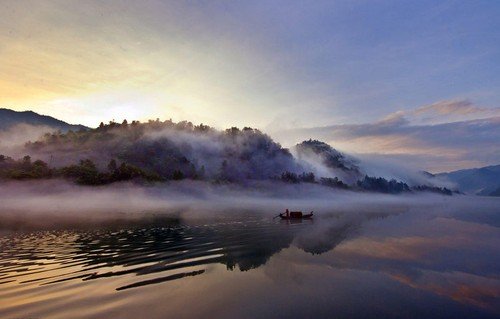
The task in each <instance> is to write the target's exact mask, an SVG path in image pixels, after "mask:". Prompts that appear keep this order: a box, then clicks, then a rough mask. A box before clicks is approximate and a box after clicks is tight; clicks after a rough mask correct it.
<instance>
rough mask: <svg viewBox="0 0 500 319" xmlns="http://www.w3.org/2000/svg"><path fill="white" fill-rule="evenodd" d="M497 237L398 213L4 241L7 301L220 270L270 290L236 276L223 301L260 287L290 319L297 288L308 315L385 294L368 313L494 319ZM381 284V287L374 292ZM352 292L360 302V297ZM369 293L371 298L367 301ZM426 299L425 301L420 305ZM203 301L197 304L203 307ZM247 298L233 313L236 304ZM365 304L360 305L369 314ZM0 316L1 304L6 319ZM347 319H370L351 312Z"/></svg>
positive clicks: (155, 225)
mask: <svg viewBox="0 0 500 319" xmlns="http://www.w3.org/2000/svg"><path fill="white" fill-rule="evenodd" d="M498 234H499V232H498V228H496V227H495V226H492V225H485V224H478V223H472V222H467V221H464V220H459V219H454V218H452V217H447V218H443V217H435V216H434V217H428V216H427V217H424V216H422V215H419V214H401V212H396V213H345V214H343V213H337V214H331V215H324V216H322V217H321V218H317V219H316V220H313V221H302V222H298V223H297V222H289V221H280V220H273V219H271V218H269V217H262V216H259V215H252V216H250V217H249V216H243V217H242V216H239V217H237V218H222V219H219V220H218V221H216V222H207V221H203V220H198V221H189V222H187V221H182V220H179V219H164V218H157V219H155V220H154V221H148V222H144V223H142V224H141V223H138V222H134V223H133V224H131V225H121V226H120V227H112V228H109V227H108V228H101V229H90V230H89V229H76V230H71V231H70V230H47V231H36V232H25V233H19V232H18V233H11V234H6V235H4V236H1V237H0V299H4V300H13V304H15V303H16V302H17V303H20V305H24V303H26V302H25V301H21V300H20V299H16V296H17V295H18V294H19V295H22V294H27V295H29V296H30V298H33V297H32V295H35V296H38V294H39V292H38V291H46V290H40V289H48V288H50V287H54V289H56V290H57V293H54V291H52V290H50V291H51V294H52V295H51V298H56V299H57V298H61V297H63V298H67V296H68V295H69V294H71V292H70V291H71V289H80V290H79V291H85V289H88V288H86V287H88V286H87V285H89V284H90V285H97V287H99V285H100V286H102V287H108V286H109V285H111V289H112V291H113V293H114V294H116V295H120V294H124V293H126V292H134V291H140V292H141V293H145V292H148V293H150V292H154V290H153V287H164V286H163V285H167V284H169V283H170V284H172V283H182V282H190V280H192V279H193V278H204V279H203V280H206V281H207V282H212V281H213V280H214V279H213V278H216V277H221V276H222V275H221V274H220V273H218V274H216V273H215V272H214V271H215V270H214V269H218V267H224V268H225V270H226V272H229V273H234V274H236V273H238V274H245V273H252V275H249V276H250V277H252V276H253V277H255V272H251V271H250V270H256V269H259V270H260V272H259V273H263V274H265V276H267V277H269V278H271V279H272V283H270V282H267V281H266V280H264V279H262V278H260V279H256V278H254V282H245V281H244V280H243V277H241V278H240V277H238V278H240V279H238V280H242V282H245V283H241V284H238V288H233V289H232V290H230V289H229V288H227V287H220V288H219V289H218V291H220V293H221V294H223V295H224V294H225V295H224V298H228V299H231V298H234V293H235V289H236V290H237V291H239V292H238V293H241V291H240V289H241V287H240V286H244V287H245V288H247V287H251V286H252V285H253V284H255V285H257V283H258V288H254V289H257V290H258V291H259V292H260V294H262V296H268V297H270V298H272V299H273V298H276V299H277V300H278V301H279V302H281V303H282V304H286V305H287V306H288V307H292V308H293V309H295V310H297V312H296V313H294V312H290V313H288V315H289V316H290V317H300V316H299V314H301V315H307V312H305V311H306V309H309V308H307V306H302V305H301V306H300V307H302V308H301V309H302V310H301V311H303V312H300V311H299V309H298V308H297V307H299V305H298V304H293V305H292V303H293V302H294V301H293V297H294V296H295V295H297V294H298V293H297V292H295V293H296V294H295V295H290V294H289V293H288V292H287V290H288V289H289V287H290V285H291V284H290V280H292V282H295V283H298V284H299V287H300V289H299V290H298V292H300V294H301V295H302V296H304V297H305V298H308V299H311V300H310V303H311V305H312V304H315V303H318V302H319V301H318V300H321V298H320V299H316V297H317V295H316V294H318V293H321V294H323V296H333V295H335V296H336V298H337V300H343V301H342V305H337V308H338V310H339V311H340V312H339V313H341V311H344V312H345V314H349V313H350V311H351V310H349V309H348V308H345V307H346V305H348V304H350V303H351V302H354V301H352V300H349V298H354V299H353V300H357V299H356V298H359V297H360V296H363V294H364V293H368V292H369V291H372V290H373V291H378V290H377V289H379V290H382V291H386V295H384V294H382V295H380V296H379V295H378V294H374V295H373V296H374V297H373V298H376V299H379V300H378V302H380V303H381V304H387V307H385V306H384V307H385V308H384V307H382V306H381V304H378V303H377V304H374V305H372V306H373V307H374V309H377V311H378V312H377V314H378V315H381V314H382V315H384V317H387V316H388V314H390V311H391V309H392V308H394V307H395V306H394V302H396V303H397V300H398V298H399V297H397V296H398V294H400V293H401V294H403V295H404V294H406V295H408V296H409V295H412V298H417V299H416V300H419V299H418V298H420V300H421V301H420V302H421V303H422V304H418V302H417V304H413V305H411V306H412V307H414V308H415V309H420V310H422V307H427V306H429V309H427V310H426V311H424V312H420V314H429V313H431V314H432V313H433V311H434V310H432V309H435V307H449V309H448V310H449V311H447V312H446V313H443V314H451V313H453V314H454V316H456V315H457V314H460V313H463V314H466V317H488V316H490V317H494V316H495V315H496V314H498V313H500V311H499V310H498V308H499V305H500V304H499V295H500V285H499V276H500V273H499V269H498V264H499V263H500V256H499V254H498V252H499V247H498V244H499V243H500V238H499V236H498ZM271 260H272V262H271ZM221 265H222V266H221ZM212 266H215V268H214V267H212ZM361 278H364V279H361ZM108 280H112V281H108ZM231 280H234V281H237V280H236V279H234V278H233V279H227V278H226V279H225V281H226V282H227V283H229V282H231ZM245 280H246V279H245ZM282 280H284V281H282ZM100 283H102V284H100ZM394 283H398V285H400V286H398V285H394ZM293 285H295V284H293ZM293 285H292V286H293ZM332 285H333V286H332ZM377 285H380V288H377V289H375V288H373V287H378V286H377ZM266 287H275V288H274V289H275V291H274V292H272V293H271V291H266ZM332 287H333V288H332ZM353 287H354V288H355V287H359V289H361V291H358V290H354V292H353V289H354V288H353ZM382 287H383V288H382ZM388 287H390V289H389V288H388ZM313 288H314V289H315V290H314V289H313ZM365 288H366V289H367V291H362V290H363V289H365ZM66 289H67V292H65V291H66ZM82 289H83V290H82ZM106 289H107V288H106ZM224 289H228V291H227V292H224ZM311 289H313V290H311ZM391 289H392V290H391ZM104 290H105V289H104V288H103V291H104ZM61 291H62V292H61ZM249 291H251V290H249ZM315 291H316V292H315ZM389 292H390V293H389ZM417 292H418V293H417ZM192 293H193V292H192V291H191V292H189V294H192ZM374 293H375V292H374ZM422 293H425V294H430V295H424V296H425V298H424V297H422V296H421V294H422ZM103 294H104V293H103ZM106 294H107V295H109V294H110V292H109V291H107V292H106ZM185 294H187V293H185ZM272 294H274V295H272ZM391 294H392V295H391ZM97 295H99V294H98V293H97ZM179 295H180V296H182V293H179ZM270 295H272V296H270ZM281 295H286V296H287V297H286V298H285V299H283V298H282V297H280V296H281ZM413 295H415V296H418V297H415V296H413ZM349 296H350V297H349ZM389 296H390V297H389ZM429 296H431V297H429ZM313 297H314V298H313ZM36 298H39V297H36ZM134 298H138V297H134ZM172 298H173V297H172ZM206 298H208V297H203V300H200V302H202V301H205V302H207V303H208V301H209V299H206ZM241 298H243V297H241ZM246 298H248V300H253V299H252V298H254V299H255V298H256V297H255V296H252V295H249V296H247V297H245V298H243V299H244V300H246V302H250V301H248V300H247V299H246ZM280 298H281V299H280ZM343 298H344V299H345V298H347V299H346V300H344V299H343ZM429 298H430V299H429ZM439 298H441V299H439ZM243 299H238V300H233V302H234V303H235V304H239V303H241V302H242V301H241V300H243ZM257 299H258V298H257ZM362 299H363V298H361V299H360V300H359V301H357V302H359V303H360V304H362V303H363V302H364V301H363V300H362ZM388 299H390V300H391V302H388V301H387V300H388ZM410 299H411V298H410ZM399 302H402V301H399ZM263 303H267V301H265V302H264V301H262V300H261V301H255V304H254V305H253V306H255V307H261V306H263ZM55 304H56V303H55ZM304 307H306V308H304ZM311 307H312V306H311ZM433 307H434V308H433ZM386 308H387V309H386ZM20 309H21V308H19V309H17V308H15V307H14V308H11V310H12V312H7V314H23V312H22V310H20ZM327 309H329V310H328V311H327ZM346 309H347V310H346ZM1 310H2V304H1V302H0V315H2V311H1ZM320 310H321V311H320ZM452 310H453V311H452ZM54 311H56V310H54ZM57 311H59V310H57ZM228 311H229V310H228ZM322 311H324V312H322ZM398 311H403V310H401V309H400V310H398ZM309 312H310V313H311V314H313V313H315V314H317V315H318V317H321V316H322V315H321V314H324V317H329V316H328V315H329V314H331V309H330V308H325V305H324V304H322V303H319V304H318V305H317V308H314V309H309ZM35 313H36V312H35ZM49 313H50V314H53V313H51V312H49ZM228 313H229V312H228ZM235 314H236V313H231V315H235ZM270 314H272V313H270ZM294 314H295V315H294ZM414 314H417V315H418V314H419V312H415V313H414ZM130 316H131V317H133V316H132V315H130ZM264 316H268V315H264ZM464 316H465V315H464ZM97 317H99V316H97ZM226 317H231V316H229V315H227V316H226ZM268 317H269V316H268ZM271 317H272V315H271ZM348 317H371V315H370V313H365V312H363V311H360V310H356V311H353V312H352V313H351V316H348ZM388 317H391V316H388ZM393 317H394V316H393ZM396 317H397V316H396ZM407 317H415V316H410V315H408V316H407ZM416 317H418V316H416ZM436 317H449V316H447V315H443V316H436ZM459 317H460V316H459Z"/></svg>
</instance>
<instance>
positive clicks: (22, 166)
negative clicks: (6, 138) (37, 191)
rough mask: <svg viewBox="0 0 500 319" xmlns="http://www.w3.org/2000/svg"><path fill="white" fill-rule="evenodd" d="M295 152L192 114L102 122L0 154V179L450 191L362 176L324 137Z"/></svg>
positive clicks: (248, 131)
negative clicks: (17, 153) (18, 153)
mask: <svg viewBox="0 0 500 319" xmlns="http://www.w3.org/2000/svg"><path fill="white" fill-rule="evenodd" d="M293 151H294V152H295V153H296V154H295V155H296V156H294V155H293V154H292V152H291V151H290V150H288V149H286V148H283V147H282V146H281V145H280V144H278V143H276V142H275V141H273V140H272V139H271V137H269V136H268V135H266V134H264V133H262V132H261V131H259V130H257V129H253V128H249V127H245V128H243V129H239V128H236V127H232V128H229V129H226V130H223V131H220V130H216V129H214V128H211V127H209V126H206V125H203V124H200V125H193V124H192V123H191V122H187V121H182V122H178V123H174V122H172V121H171V120H168V121H160V120H156V121H151V120H150V121H148V122H146V123H140V122H137V121H133V122H131V123H129V122H127V121H126V120H125V121H123V122H122V123H116V122H110V123H109V124H106V125H105V124H103V123H101V125H99V127H97V128H96V129H89V130H78V131H73V130H69V131H67V132H66V133H64V132H60V131H59V132H52V133H46V134H45V135H44V136H43V137H42V138H40V139H39V140H37V141H31V142H28V143H26V145H25V147H24V149H23V154H25V155H26V156H25V157H24V158H22V159H14V158H11V157H8V156H0V178H3V179H9V178H11V179H12V178H14V179H31V178H52V177H58V178H59V177H62V178H69V179H73V180H75V181H76V182H77V183H79V184H85V185H100V184H108V183H112V182H115V181H123V180H130V179H133V180H147V181H155V182H161V181H168V180H180V179H193V180H205V181H211V182H218V183H220V182H222V183H241V182H244V181H248V180H274V181H281V182H286V183H315V184H322V185H324V186H328V187H332V188H342V189H353V190H366V191H379V192H384V193H401V192H409V191H414V190H415V191H435V192H440V193H443V192H444V193H447V194H448V193H451V192H450V191H448V190H443V189H440V188H437V187H434V186H433V185H407V184H406V183H404V181H396V180H391V181H388V180H386V179H384V178H376V177H369V176H365V175H363V174H362V172H361V169H360V168H359V167H358V166H357V165H356V164H355V163H354V161H353V160H352V159H350V158H348V157H346V156H344V155H343V154H341V153H340V152H338V151H336V150H335V149H333V148H332V147H330V146H329V145H328V144H326V143H323V142H320V141H315V140H309V141H305V142H303V143H300V144H298V145H297V146H296V147H294V150H293Z"/></svg>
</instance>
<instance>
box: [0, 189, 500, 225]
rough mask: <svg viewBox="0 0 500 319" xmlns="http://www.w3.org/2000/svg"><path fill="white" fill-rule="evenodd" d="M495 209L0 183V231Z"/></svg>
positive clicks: (309, 195)
mask: <svg viewBox="0 0 500 319" xmlns="http://www.w3.org/2000/svg"><path fill="white" fill-rule="evenodd" d="M499 204H500V200H499V199H498V198H487V197H479V196H465V195H454V196H441V195H434V194H426V193H420V194H415V193H412V194H407V195H383V194H373V193H360V192H350V191H339V190H331V189H330V188H326V187H322V186H319V185H313V184H297V185H294V184H284V183H279V184H277V183H274V182H254V183H252V184H247V185H245V186H237V185H234V184H219V185H217V184H210V183H207V182H194V181H181V182H172V183H167V184H162V185H159V186H139V185H136V184H131V183H118V184H113V185H111V186H109V185H108V186H103V187H84V186H77V185H74V184H70V183H68V182H65V181H62V180H48V181H36V182H31V183H23V182H6V183H2V184H0V217H1V219H0V228H1V229H3V230H6V229H25V228H37V227H42V228H43V227H64V226H68V225H85V224H95V223H114V222H117V221H118V220H122V221H123V220H131V219H132V220H136V219H141V218H144V217H151V216H166V217H174V218H182V219H204V218H214V217H221V216H225V217H231V216H234V217H239V216H241V215H244V214H259V215H261V216H262V217H269V218H272V217H273V216H276V215H277V214H278V213H280V212H283V211H284V210H285V209H286V208H288V209H290V210H302V211H304V212H309V211H314V213H315V216H317V217H318V218H322V217H325V216H332V215H334V214H339V213H342V214H353V215H354V214H359V213H373V214H380V213H383V214H401V213H406V212H411V211H419V212H426V213H425V214H427V215H431V216H450V217H454V216H457V217H459V218H467V219H471V218H472V219H474V218H475V217H474V213H475V212H479V211H481V214H480V216H481V217H479V214H478V217H477V218H480V219H483V222H487V223H494V224H495V225H497V224H498V222H497V221H495V212H496V211H498V207H499V206H500V205H499ZM423 217H424V216H423ZM427 217H429V216H427ZM497 219H498V218H497Z"/></svg>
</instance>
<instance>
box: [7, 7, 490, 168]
mask: <svg viewBox="0 0 500 319" xmlns="http://www.w3.org/2000/svg"><path fill="white" fill-rule="evenodd" d="M499 16H500V2H498V1H157V0H149V1H132V0H122V1H118V0H110V1H93V0H89V1H76V0H64V1H63V0H54V1H43V0H42V1H32V0H20V1H9V0H0V65H1V67H0V72H1V73H0V74H1V77H0V107H7V108H13V109H16V110H24V109H32V110H34V111H37V112H40V113H44V114H49V115H52V116H55V117H58V118H61V119H63V120H66V121H69V122H73V123H82V124H86V125H89V126H96V125H98V123H99V122H100V121H108V120H112V119H116V120H118V121H121V120H122V119H123V118H127V119H129V120H132V119H139V120H146V119H149V118H157V117H159V118H162V119H167V118H173V119H174V120H184V119H187V120H191V121H193V122H195V123H198V122H203V123H206V124H210V125H213V126H216V127H220V128H224V127H228V126H233V125H236V126H253V127H258V128H261V129H264V130H266V131H268V132H270V133H271V134H274V133H275V132H282V131H287V130H291V129H303V128H317V127H329V126H334V125H351V124H352V125H353V124H370V123H378V122H379V121H381V120H383V119H384V118H387V117H394V116H396V117H397V116H399V117H402V118H403V117H404V118H405V120H406V123H405V125H420V126H426V125H431V124H433V123H434V124H435V123H437V122H439V123H443V122H446V121H465V120H468V121H470V120H477V119H482V118H484V117H485V116H486V115H487V117H493V118H494V117H497V116H500V114H499V113H498V107H499V105H500V103H499V102H500V90H499V88H500V67H499V66H500V63H499V61H500V32H499V31H498V30H500V19H499V18H498V17H499ZM436 103H438V104H439V103H441V104H440V105H447V106H446V112H443V110H444V109H445V108H443V107H441V108H440V109H439V110H440V111H439V112H434V114H433V116H432V122H428V123H427V122H426V118H425V117H422V116H420V117H418V121H416V120H415V116H414V115H415V114H414V113H412V112H414V111H415V110H417V109H419V108H422V107H424V108H425V107H426V106H430V105H435V104H436ZM463 103H466V104H467V103H468V105H472V109H474V110H476V109H477V110H481V111H478V112H474V111H471V112H469V111H466V112H465V111H464V110H465V109H464V108H463ZM455 105H457V107H458V108H457V109H453V107H454V106H455ZM450 107H451V109H450ZM485 109H487V110H490V111H488V112H486V111H485ZM464 112H465V113H464ZM403 113H404V115H403V116H401V114H403ZM450 114H451V115H455V116H450ZM439 116H442V119H441V120H440V119H436V117H439ZM493 123H497V122H496V121H494V122H493ZM493 129H494V130H495V131H496V130H497V129H498V126H494V127H493ZM301 132H303V131H301ZM309 132H313V131H309ZM445 133H446V132H445ZM445 133H444V134H445ZM494 133H495V132H493V134H494ZM275 135H276V136H280V134H277V133H276V134H275ZM306 137H307V136H300V137H297V138H306ZM310 137H315V136H310ZM283 142H284V143H294V142H295V141H285V140H283ZM330 142H335V136H332V138H331V141H330ZM347 142H349V141H346V143H345V144H347ZM356 143H357V147H343V148H344V149H346V150H347V151H356V152H358V151H359V149H360V148H362V147H363V146H364V145H368V144H367V143H368V142H366V141H363V140H357V141H356ZM363 143H365V144H363ZM391 147H395V146H391ZM386 151H388V152H389V154H390V153H391V152H390V150H386ZM476 162H477V161H476ZM490 162H491V161H487V162H484V161H483V162H481V163H483V164H484V163H490ZM468 163H469V164H465V162H464V163H462V164H457V165H456V166H457V167H460V166H463V165H470V164H471V162H468ZM478 163H479V162H478Z"/></svg>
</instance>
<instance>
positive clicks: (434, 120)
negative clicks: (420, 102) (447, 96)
mask: <svg viewBox="0 0 500 319" xmlns="http://www.w3.org/2000/svg"><path fill="white" fill-rule="evenodd" d="M400 114H404V116H406V117H407V118H408V119H409V121H410V122H412V123H421V124H438V123H447V122H457V121H466V120H473V119H480V118H481V119H482V118H490V117H498V116H500V108H485V107H478V106H476V105H474V104H473V103H472V102H471V101H469V100H445V101H439V102H436V103H433V104H430V105H424V106H421V107H419V108H417V109H415V110H413V111H409V112H402V113H400Z"/></svg>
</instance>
